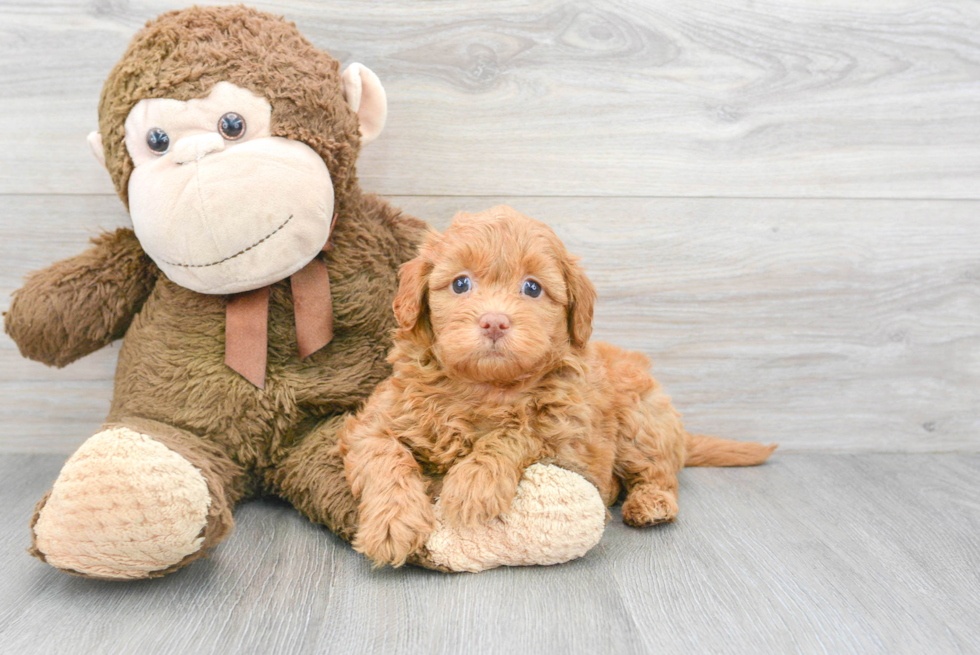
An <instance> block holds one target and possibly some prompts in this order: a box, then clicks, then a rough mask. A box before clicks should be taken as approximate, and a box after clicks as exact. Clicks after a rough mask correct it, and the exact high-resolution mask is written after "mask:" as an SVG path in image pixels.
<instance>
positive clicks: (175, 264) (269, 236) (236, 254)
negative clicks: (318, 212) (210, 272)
mask: <svg viewBox="0 0 980 655" xmlns="http://www.w3.org/2000/svg"><path fill="white" fill-rule="evenodd" d="M291 220H293V215H292V214H290V215H289V218H287V219H286V220H284V221H283V222H282V225H280V226H279V227H277V228H276V229H274V230H273V231H272V232H269V233H268V234H267V235H265V236H264V237H262V238H261V239H259V240H258V241H256V242H255V243H253V244H252V245H250V246H249V247H247V248H242V249H241V250H239V251H238V252H236V253H235V254H234V255H228V256H227V257H225V258H224V259H219V260H218V261H216V262H211V263H209V264H181V263H180V262H168V261H167V260H165V259H161V260H160V261H162V262H163V263H164V264H167V265H169V266H181V267H183V268H207V267H208V266H217V265H218V264H223V263H225V262H226V261H228V260H230V259H234V258H235V257H238V256H239V255H243V254H245V253H247V252H248V251H249V250H251V249H252V248H254V247H256V246H258V245H259V244H261V243H263V242H264V241H267V240H268V239H269V238H271V237H272V235H274V234H275V233H276V232H278V231H279V230H281V229H282V228H284V227H286V224H287V223H289V221H291Z"/></svg>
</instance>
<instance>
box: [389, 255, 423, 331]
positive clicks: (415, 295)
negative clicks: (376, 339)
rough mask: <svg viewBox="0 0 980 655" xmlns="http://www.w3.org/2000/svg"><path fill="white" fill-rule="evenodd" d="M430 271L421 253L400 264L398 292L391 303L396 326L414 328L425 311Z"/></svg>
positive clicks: (407, 328) (408, 329)
mask: <svg viewBox="0 0 980 655" xmlns="http://www.w3.org/2000/svg"><path fill="white" fill-rule="evenodd" d="M430 272H431V271H430V265H429V263H428V262H426V261H425V259H424V258H423V257H422V256H421V255H420V256H418V257H416V258H415V259H413V260H411V261H408V262H405V263H404V264H402V267H401V270H400V271H399V282H398V294H397V295H396V296H395V301H394V302H393V303H392V305H391V306H392V309H394V310H395V318H396V319H397V320H398V327H400V328H401V329H402V330H405V331H407V332H409V331H411V330H414V329H415V326H416V325H417V324H418V322H419V319H421V318H422V314H423V313H424V312H425V306H426V294H427V293H428V290H429V273H430Z"/></svg>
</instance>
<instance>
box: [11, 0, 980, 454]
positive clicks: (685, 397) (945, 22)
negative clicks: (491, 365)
mask: <svg viewBox="0 0 980 655" xmlns="http://www.w3.org/2000/svg"><path fill="white" fill-rule="evenodd" d="M184 4H191V3H185V2H180V1H175V0H167V1H166V2H163V1H156V0H154V1H152V2H146V1H144V2H130V3H114V2H113V3H106V2H96V1H79V0H68V1H59V2H55V1H53V0H31V1H30V2H28V1H26V0H11V1H5V2H0V310H3V309H6V308H7V307H8V306H9V296H10V292H11V291H12V290H13V289H15V288H17V287H18V286H19V284H20V279H21V278H22V276H23V275H24V274H25V273H26V272H28V271H30V270H32V269H35V268H38V267H41V266H44V265H46V264H48V263H50V262H51V261H53V260H55V259H58V258H62V257H67V256H71V255H73V254H75V253H77V252H78V251H80V250H81V249H82V248H84V247H85V242H86V240H87V238H88V237H89V236H91V235H92V234H94V233H96V232H97V231H98V230H99V229H100V228H111V227H114V226H116V225H125V224H126V223H127V221H128V219H127V217H126V215H125V212H124V211H123V208H122V206H121V203H120V202H119V201H118V199H117V198H116V197H115V196H114V195H113V193H112V189H111V185H110V183H109V180H108V176H107V175H106V174H105V173H104V171H102V170H101V169H100V167H99V166H98V165H97V164H96V162H95V161H94V160H93V159H92V157H91V155H90V154H89V152H88V147H87V145H86V143H85V135H86V134H87V133H88V131H89V130H91V129H94V127H95V126H96V105H97V102H98V97H99V92H100V89H101V84H102V81H103V79H104V77H105V75H106V74H107V73H108V71H109V69H110V68H111V67H112V65H113V64H114V63H115V61H116V59H117V58H118V57H119V56H120V54H121V53H122V51H123V50H124V48H125V46H126V43H127V41H128V39H129V38H130V36H131V35H132V33H133V32H134V31H135V30H136V29H138V28H139V26H140V25H141V24H142V23H143V22H144V21H145V20H146V19H148V18H150V17H152V16H155V15H156V14H158V13H160V12H162V11H165V10H168V9H172V8H175V7H178V6H182V5H184ZM256 6H259V7H260V8H263V9H268V10H271V11H274V12H276V13H280V14H284V15H286V16H287V18H290V19H292V20H294V21H296V23H297V24H298V25H299V27H300V29H301V30H302V31H303V32H304V33H305V34H306V35H307V36H308V38H310V40H312V41H313V42H314V43H315V44H316V45H318V46H320V47H322V48H324V49H326V50H328V51H330V52H332V53H333V54H334V55H335V56H336V57H337V58H339V59H341V60H342V61H344V62H350V61H361V62H363V63H364V64H366V65H368V66H370V67H371V68H372V69H373V70H375V71H376V72H377V73H378V74H379V75H380V76H381V78H382V81H383V82H384V83H385V86H386V89H387V91H388V97H389V103H390V104H389V110H390V114H389V123H388V127H387V129H386V132H385V133H384V134H382V136H381V138H380V139H379V140H378V141H377V142H376V143H374V144H372V145H371V146H370V147H369V148H368V149H367V150H366V151H365V153H364V155H363V157H362V162H361V166H360V172H361V178H362V183H363V186H364V187H365V188H366V189H367V190H370V191H377V192H380V193H383V194H387V195H391V196H393V201H394V202H395V203H396V204H397V205H400V206H402V207H404V208H405V209H406V210H407V211H409V212H412V213H415V214H416V215H419V216H420V217H422V218H425V219H427V220H430V221H431V222H433V224H435V225H437V226H439V225H445V224H446V223H447V222H448V219H449V218H450V217H451V216H452V214H453V213H454V212H455V211H458V210H461V209H466V210H479V209H482V208H485V207H487V206H490V205H492V204H497V203H501V202H503V203H508V204H511V205H513V206H515V207H516V208H518V209H519V210H521V211H523V212H524V213H527V214H529V215H532V216H534V217H536V218H539V219H541V220H545V221H547V222H549V223H550V224H552V225H553V226H554V227H555V229H556V230H557V231H558V232H559V234H560V235H561V236H562V237H563V238H564V239H565V240H566V242H567V243H568V245H569V247H570V248H571V249H572V250H573V251H575V252H577V253H578V254H580V255H582V257H583V260H584V263H585V265H586V268H587V269H588V271H589V272H590V274H591V275H592V277H593V279H594V281H595V282H596V285H597V287H598V289H599V292H600V303H599V305H598V307H597V319H596V325H597V330H596V336H597V337H599V338H603V339H608V340H612V341H615V342H617V343H620V344H622V345H625V346H629V347H632V348H637V349H640V350H643V351H644V352H646V353H648V354H649V355H650V356H651V357H652V358H653V360H654V363H655V367H656V373H657V375H658V377H659V378H660V379H661V381H662V382H663V383H664V384H665V386H666V387H667V389H668V391H669V392H670V393H671V394H672V395H673V396H674V398H675V401H676V404H677V405H678V406H679V407H680V408H681V410H682V411H683V412H684V413H685V415H686V416H687V418H688V423H689V425H690V426H691V427H693V428H695V429H698V430H702V431H710V432H713V433H716V434H721V435H725V436H730V437H736V438H758V439H762V440H774V441H779V442H781V443H782V444H783V445H784V447H785V448H786V449H788V450H835V451H914V452H934V451H965V450H966V451H980V418H978V411H977V410H978V408H980V3H977V2H973V1H966V0H959V1H957V0H940V1H936V2H927V1H921V2H893V1H885V0H874V1H870V2H865V3H860V4H859V5H856V4H854V3H851V2H845V1H843V0H841V1H840V2H820V3H816V2H814V3H806V2H800V3H782V2H772V3H769V2H742V3H736V2H729V3H713V2H701V3H697V4H696V5H689V4H677V3H671V2H641V1H639V0H633V1H631V2H595V3H579V2H557V1H549V2H531V3H526V2H495V3H475V2H452V3H415V2H380V1H378V2H359V3H357V4H351V3H328V4H327V3H319V2H299V1H297V2H290V3H262V4H258V5H256ZM114 363H115V349H114V348H109V349H106V350H105V351H103V352H100V353H97V354H95V355H92V356H90V357H88V358H86V359H84V360H82V361H81V362H78V363H76V364H74V365H72V366H70V367H68V368H66V369H64V370H61V371H55V370H50V369H46V368H44V367H43V366H41V365H39V364H36V363H33V362H28V361H26V360H23V359H21V358H20V356H19V354H18V353H17V350H16V346H15V345H14V344H13V343H12V342H11V341H10V340H9V338H7V337H6V336H0V421H2V425H3V427H2V428H0V451H6V452H70V451H71V450H72V449H73V448H74V447H75V446H77V445H78V444H79V443H81V441H82V440H84V438H85V437H86V436H88V435H89V434H91V432H92V431H93V430H94V429H95V428H96V426H97V425H98V424H99V422H100V420H101V418H102V416H103V415H104V414H105V411H106V410H107V407H108V400H109V397H110V393H111V377H112V372H113V368H114Z"/></svg>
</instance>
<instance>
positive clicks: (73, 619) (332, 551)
mask: <svg viewBox="0 0 980 655" xmlns="http://www.w3.org/2000/svg"><path fill="white" fill-rule="evenodd" d="M60 465H61V458H60V457H57V456H43V455H34V456H24V455H20V456H12V455H5V456H0V497H2V498H4V502H3V504H2V505H0V526H2V530H0V566H2V570H3V572H4V584H3V585H2V586H0V651H2V652H4V653H46V654H52V655H53V654H58V653H95V652H98V653H107V654H109V653H133V652H139V653H143V654H146V655H153V654H155V653H167V654H169V653H190V652H193V653H239V652H250V653H300V652H304V653H305V652H330V653H393V654H394V653H433V654H442V653H446V654H448V653H472V654H474V655H479V654H482V653H501V652H506V653H515V654H522V653H534V654H536V655H537V654H541V655H549V654H552V653H596V654H603V653H618V654H631V653H838V654H842V655H844V654H849V653H862V654H866V653H888V654H890V655H898V654H902V653H936V654H946V653H975V652H976V644H977V643H978V640H980V624H978V622H977V621H976V617H977V615H978V613H980V584H978V583H980V579H978V574H977V572H978V571H980V546H978V542H977V540H976V534H977V532H978V531H980V491H978V488H977V485H976V480H977V478H978V476H980V456H978V455H881V454H877V455H875V454H872V455H826V454H803V455H780V454H777V455H776V456H775V457H774V459H773V460H771V461H770V463H769V464H767V465H765V466H763V467H759V468H755V469H742V470H735V469H688V470H686V471H684V472H683V473H682V475H681V513H680V517H679V520H678V522H677V523H675V524H672V525H669V526H665V527H661V528H653V529H648V530H636V529H631V528H627V527H625V526H624V525H623V524H622V522H621V521H620V518H619V515H618V511H617V512H615V514H616V516H615V517H614V520H613V522H612V523H610V524H609V526H608V527H607V528H606V533H605V535H604V536H603V539H602V541H601V542H600V544H599V545H598V546H597V547H596V548H595V549H593V551H592V552H590V553H589V554H588V555H587V556H586V557H585V558H583V559H581V560H578V561H575V562H572V563H570V564H567V565H562V566H557V567H548V568H519V569H500V570H495V571H489V572H485V573H480V574H475V575H472V574H461V575H445V574H440V573H434V572H430V571H424V570H419V569H411V568H407V569H403V570H392V569H387V570H381V571H374V570H372V569H371V568H370V566H369V564H368V562H367V561H366V560H364V559H363V558H362V557H360V556H359V555H357V554H356V553H354V552H353V551H352V550H351V549H350V548H349V547H348V546H347V545H346V544H343V543H342V542H340V541H339V540H338V539H336V538H335V537H334V536H333V535H331V534H329V533H328V532H326V531H325V530H323V529H321V528H318V527H316V526H314V525H312V524H310V523H308V522H307V521H306V520H305V519H303V518H302V517H301V516H300V515H299V514H298V513H297V512H295V511H294V510H292V509H291V508H289V507H288V506H286V505H284V504H281V503H278V502H273V501H260V502H255V503H251V504H248V505H245V506H243V507H242V508H240V509H239V511H238V512H237V513H236V518H237V521H238V525H237V527H236V530H235V533H234V534H233V535H232V536H231V537H230V538H229V539H228V541H226V542H225V543H224V544H222V545H221V546H219V547H218V549H217V550H216V552H215V554H214V556H213V557H212V558H210V559H208V560H199V561H198V562H195V563H194V564H193V565H192V566H190V567H189V568H188V569H185V570H183V571H180V572H178V573H177V574H175V575H172V576H170V577H167V578H163V579H160V580H153V581H147V582H138V583H109V582H97V581H91V580H84V579H80V578H74V577H71V576H67V575H65V574H63V573H59V572H57V571H55V570H54V569H52V568H50V567H48V566H47V565H45V564H42V563H40V562H38V561H36V560H33V559H31V558H29V557H28V555H27V554H26V553H25V552H24V551H23V549H24V547H25V546H26V545H27V544H28V542H29V539H28V532H27V521H28V518H29V517H30V513H31V510H32V507H33V504H34V502H35V500H36V499H37V498H38V497H40V495H41V494H42V493H43V492H44V491H45V489H46V488H47V486H48V484H49V483H50V481H51V480H52V479H53V478H54V477H55V476H56V475H57V472H58V469H59V467H60Z"/></svg>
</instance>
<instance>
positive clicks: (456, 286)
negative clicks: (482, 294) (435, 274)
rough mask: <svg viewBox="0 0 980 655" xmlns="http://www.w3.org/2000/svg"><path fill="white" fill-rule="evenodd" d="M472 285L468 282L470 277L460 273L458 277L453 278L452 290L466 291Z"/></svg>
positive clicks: (456, 291)
mask: <svg viewBox="0 0 980 655" xmlns="http://www.w3.org/2000/svg"><path fill="white" fill-rule="evenodd" d="M472 287H473V284H472V283H471V282H470V278H468V277H466V276H465V275H460V276H459V277H458V278H456V279H455V280H453V292H454V293H466V292H467V291H469V290H470V289H471V288H472Z"/></svg>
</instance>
